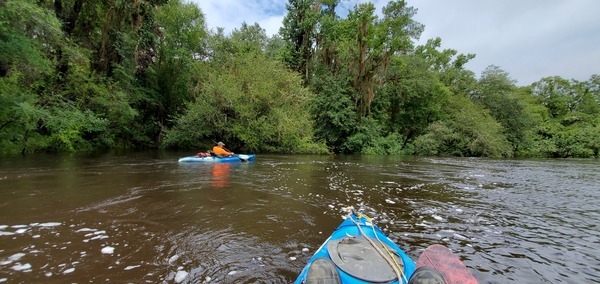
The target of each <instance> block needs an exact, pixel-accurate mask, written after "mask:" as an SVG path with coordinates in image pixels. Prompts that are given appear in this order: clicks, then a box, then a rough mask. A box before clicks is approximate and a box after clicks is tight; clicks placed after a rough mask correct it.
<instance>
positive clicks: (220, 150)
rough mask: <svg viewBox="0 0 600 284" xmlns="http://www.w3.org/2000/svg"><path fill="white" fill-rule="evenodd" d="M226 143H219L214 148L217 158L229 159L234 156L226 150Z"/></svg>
mask: <svg viewBox="0 0 600 284" xmlns="http://www.w3.org/2000/svg"><path fill="white" fill-rule="evenodd" d="M224 146H225V143H223V142H219V143H217V145H215V147H213V148H212V152H213V153H215V155H217V157H227V156H232V155H233V154H234V153H233V152H231V151H229V150H227V149H225V147H224Z"/></svg>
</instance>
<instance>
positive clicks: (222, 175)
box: [212, 163, 231, 188]
mask: <svg viewBox="0 0 600 284" xmlns="http://www.w3.org/2000/svg"><path fill="white" fill-rule="evenodd" d="M230 166H231V165H230V164H227V163H223V164H215V165H214V166H213V168H212V186H213V187H218V188H223V187H226V186H228V185H229V167H230Z"/></svg>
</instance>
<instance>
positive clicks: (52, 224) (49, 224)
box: [34, 222, 62, 227]
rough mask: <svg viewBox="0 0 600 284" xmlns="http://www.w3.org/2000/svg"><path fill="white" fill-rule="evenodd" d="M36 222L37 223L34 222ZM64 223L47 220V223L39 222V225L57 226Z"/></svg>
mask: <svg viewBox="0 0 600 284" xmlns="http://www.w3.org/2000/svg"><path fill="white" fill-rule="evenodd" d="M34 224H36V223H34ZM60 225H62V223H59V222H46V223H41V224H37V226H38V227H56V226H60Z"/></svg>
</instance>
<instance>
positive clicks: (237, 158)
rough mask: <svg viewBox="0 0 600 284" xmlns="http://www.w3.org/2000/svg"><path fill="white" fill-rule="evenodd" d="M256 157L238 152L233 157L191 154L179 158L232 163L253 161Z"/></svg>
mask: <svg viewBox="0 0 600 284" xmlns="http://www.w3.org/2000/svg"><path fill="white" fill-rule="evenodd" d="M255 158H256V155H255V154H236V155H234V156H231V157H222V158H219V157H214V156H209V157H198V156H189V157H183V158H181V159H179V162H180V163H232V162H247V161H253V160H254V159H255Z"/></svg>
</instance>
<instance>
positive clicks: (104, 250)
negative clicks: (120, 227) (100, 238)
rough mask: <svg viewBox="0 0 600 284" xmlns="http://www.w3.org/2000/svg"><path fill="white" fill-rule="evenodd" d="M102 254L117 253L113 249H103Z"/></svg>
mask: <svg viewBox="0 0 600 284" xmlns="http://www.w3.org/2000/svg"><path fill="white" fill-rule="evenodd" d="M100 251H101V252H102V253H104V254H113V253H114V252H115V248H113V247H103V248H102V250H100Z"/></svg>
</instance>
